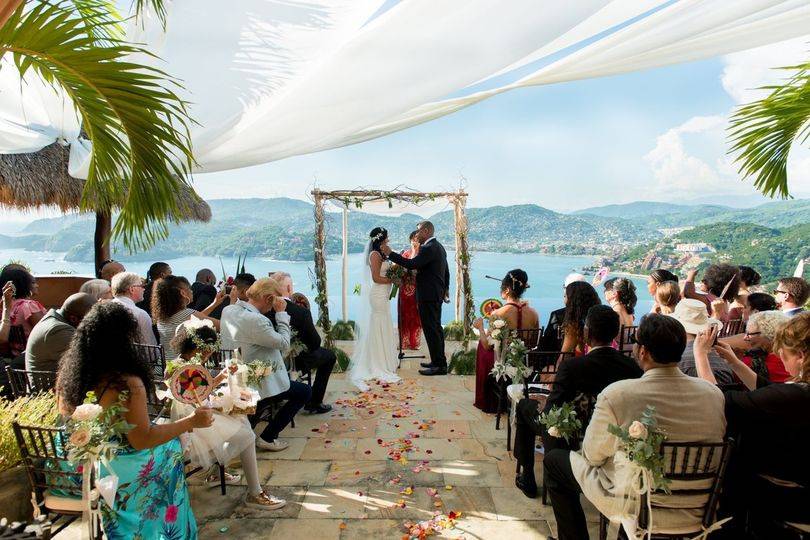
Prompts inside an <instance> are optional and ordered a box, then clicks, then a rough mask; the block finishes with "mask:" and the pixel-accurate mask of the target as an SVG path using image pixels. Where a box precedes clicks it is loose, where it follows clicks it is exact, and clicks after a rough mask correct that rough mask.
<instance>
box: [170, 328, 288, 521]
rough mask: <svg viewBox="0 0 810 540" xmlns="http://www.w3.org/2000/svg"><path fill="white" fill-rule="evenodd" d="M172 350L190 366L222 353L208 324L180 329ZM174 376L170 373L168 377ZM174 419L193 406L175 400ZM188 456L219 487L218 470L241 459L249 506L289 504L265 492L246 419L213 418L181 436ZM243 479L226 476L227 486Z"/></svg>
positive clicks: (219, 380) (232, 416)
mask: <svg viewBox="0 0 810 540" xmlns="http://www.w3.org/2000/svg"><path fill="white" fill-rule="evenodd" d="M172 347H173V348H174V349H175V350H176V351H178V352H179V353H180V356H179V357H178V358H177V362H178V363H180V364H183V363H188V362H190V361H192V360H193V359H194V357H195V356H197V357H199V362H200V364H202V365H205V363H206V361H207V360H208V359H209V358H210V357H211V355H212V354H214V353H215V352H219V337H218V336H217V331H216V330H214V324H213V323H212V322H211V321H208V320H205V319H203V320H196V321H188V322H185V323H183V324H181V325H180V327H179V328H178V329H177V335H176V336H175V337H174V340H173V341H172ZM229 370H231V371H233V370H232V368H225V369H223V370H222V372H221V373H218V374H217V376H216V377H215V378H214V385H215V386H217V385H219V384H220V383H222V382H223V381H225V380H226V379H227V377H228V371H229ZM166 375H167V377H169V376H171V374H170V373H167V374H166ZM171 403H172V407H171V419H172V420H178V419H180V418H183V417H186V416H188V415H189V414H192V413H193V412H194V408H195V407H194V406H193V405H189V404H187V403H181V402H179V401H176V400H172V402H171ZM180 440H181V441H182V443H183V450H184V452H185V454H186V455H187V456H188V457H189V458H190V459H191V463H192V464H193V465H195V466H199V467H202V468H203V470H204V471H207V472H206V475H205V483H206V485H208V486H216V485H219V483H220V477H219V468H218V467H215V466H214V464H215V463H219V464H220V465H222V466H223V467H225V466H227V465H228V463H230V462H231V461H232V460H233V459H235V458H237V457H238V458H239V460H240V461H241V463H242V469H243V470H244V471H245V480H246V481H247V486H248V493H247V496H246V499H245V503H246V505H247V506H251V507H254V508H259V509H262V510H276V509H278V508H281V507H283V506H284V505H285V504H286V501H285V500H284V499H279V498H278V497H273V496H272V495H269V494H268V493H267V492H265V491H264V489H263V488H262V485H261V480H260V479H259V466H258V465H257V463H256V444H255V440H256V436H255V435H254V434H253V429H252V428H251V426H250V422H248V419H247V417H246V416H245V415H235V414H220V413H216V414H214V419H213V423H212V425H211V426H209V427H207V428H202V429H195V430H194V431H192V432H191V433H187V434H185V435H184V436H181V438H180ZM241 480H242V477H241V475H238V474H231V473H229V472H227V471H226V472H225V482H226V483H227V484H229V485H235V486H238V485H241Z"/></svg>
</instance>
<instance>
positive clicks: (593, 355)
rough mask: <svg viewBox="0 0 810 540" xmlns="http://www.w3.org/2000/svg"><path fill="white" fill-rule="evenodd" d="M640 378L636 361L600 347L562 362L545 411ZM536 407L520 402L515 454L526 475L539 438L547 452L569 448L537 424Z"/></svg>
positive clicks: (531, 468) (530, 467)
mask: <svg viewBox="0 0 810 540" xmlns="http://www.w3.org/2000/svg"><path fill="white" fill-rule="evenodd" d="M641 375H642V371H641V368H640V367H638V364H636V361H635V360H633V359H632V358H628V357H627V356H626V355H624V354H622V353H620V352H619V351H617V350H616V349H614V348H612V347H599V348H598V349H595V350H593V351H591V352H589V353H588V354H586V355H585V356H578V357H574V358H568V359H566V360H564V361H563V362H561V363H560V366H559V368H558V370H557V375H556V377H555V378H554V385H553V387H552V390H551V394H550V395H549V396H548V399H547V400H546V405H545V408H544V409H543V411H544V412H548V411H549V410H551V408H552V407H554V406H557V407H559V406H561V405H562V404H563V403H567V402H572V401H574V400H576V399H577V398H578V397H579V396H581V395H586V396H593V397H595V396H597V395H598V394H599V393H600V392H601V391H602V390H604V389H605V388H606V387H607V386H609V385H611V384H613V383H614V382H616V381H621V380H624V379H637V378H639V377H641ZM537 406H538V402H537V401H535V400H533V399H526V398H523V399H521V400H520V402H519V403H518V406H517V419H516V420H517V422H516V426H515V450H514V453H515V458H516V459H517V460H518V463H520V465H521V469H522V470H523V472H524V474H525V473H526V472H527V471H533V466H534V438H535V436H536V435H540V436H542V438H543V446H544V448H545V450H546V453H548V451H549V450H551V449H554V448H561V447H565V448H567V444H566V442H565V439H561V438H557V437H551V436H549V435H548V433H546V431H545V428H544V426H543V425H542V424H540V423H539V422H538V421H537ZM582 427H583V429H584V428H585V427H586V426H584V425H583V426H582Z"/></svg>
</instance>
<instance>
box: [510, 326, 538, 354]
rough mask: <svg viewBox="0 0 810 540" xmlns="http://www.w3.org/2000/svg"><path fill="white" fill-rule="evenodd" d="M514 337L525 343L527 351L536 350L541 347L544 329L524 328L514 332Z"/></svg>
mask: <svg viewBox="0 0 810 540" xmlns="http://www.w3.org/2000/svg"><path fill="white" fill-rule="evenodd" d="M512 332H513V334H514V336H515V337H516V338H517V339H519V340H520V341H522V342H523V344H524V345H525V346H526V348H527V349H529V350H530V351H531V350H534V349H536V348H538V347H539V346H540V338H541V337H542V336H543V327H542V326H541V327H540V328H522V329H519V330H512Z"/></svg>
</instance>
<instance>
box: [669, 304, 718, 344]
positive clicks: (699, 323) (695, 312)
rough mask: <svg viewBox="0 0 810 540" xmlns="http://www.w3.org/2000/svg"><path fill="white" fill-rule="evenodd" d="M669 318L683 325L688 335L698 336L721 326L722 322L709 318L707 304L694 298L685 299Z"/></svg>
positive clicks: (676, 306) (677, 305)
mask: <svg viewBox="0 0 810 540" xmlns="http://www.w3.org/2000/svg"><path fill="white" fill-rule="evenodd" d="M669 316H670V317H672V318H673V319H675V320H677V321H678V322H679V323H681V324H682V325H683V327H684V328H685V329H686V333H687V334H695V335H697V334H699V333H701V332H703V331H704V330H706V329H707V328H709V327H710V326H721V323H720V321H718V320H717V319H713V318H711V317H709V314H708V313H707V312H706V304H704V303H703V302H701V301H700V300H696V299H694V298H684V299H683V300H681V301H680V302H678V303H677V304H676V305H675V311H673V312H672V314H671V315H669Z"/></svg>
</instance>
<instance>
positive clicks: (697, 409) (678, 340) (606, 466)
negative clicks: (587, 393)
mask: <svg viewBox="0 0 810 540" xmlns="http://www.w3.org/2000/svg"><path fill="white" fill-rule="evenodd" d="M685 345H686V331H685V330H684V328H683V325H681V323H679V322H678V321H677V320H675V319H673V318H672V317H667V316H664V315H657V314H650V315H646V316H645V317H644V319H643V320H642V322H641V325H640V326H639V329H638V332H637V334H636V345H635V353H634V354H635V356H636V359H637V361H638V363H639V366H640V367H641V369H642V370H643V371H644V375H642V377H641V378H640V379H629V380H624V381H618V382H615V383H613V384H611V385H609V386H608V387H607V388H605V389H604V390H603V391H602V393H600V394H599V397H598V399H597V402H596V409H595V410H594V413H593V417H592V418H591V421H590V423H589V424H588V427H587V430H586V431H585V438H584V440H583V443H582V450H581V451H579V452H571V451H569V450H562V449H557V450H552V451H550V452H549V453H548V454H546V456H545V458H544V460H543V468H544V472H545V479H546V480H545V482H546V486H547V489H548V493H549V496H550V497H551V504H552V506H553V508H554V517H555V518H556V520H557V531H558V533H557V535H558V538H559V539H560V540H574V539H576V540H582V539H587V538H588V528H587V525H586V522H585V514H584V512H583V510H582V505H581V503H580V499H579V495H580V493H583V494H584V495H585V497H587V499H588V500H589V501H590V502H591V503H592V504H593V505H594V506H596V508H597V509H598V510H599V511H600V512H602V513H603V514H606V515H610V514H611V513H613V511H615V510H616V508H617V503H618V501H619V500H620V499H621V495H622V493H623V491H622V490H621V489H620V488H619V486H617V485H616V484H615V482H614V480H615V474H616V471H615V466H614V457H615V455H616V452H617V451H618V450H619V444H620V441H619V439H618V438H617V437H616V436H614V435H611V434H610V433H609V432H608V426H609V425H610V424H615V425H620V426H624V427H627V426H629V425H630V424H631V423H632V422H633V421H634V420H639V419H640V418H641V416H642V413H643V412H644V410H645V408H646V407H647V406H648V405H651V406H653V407H655V417H656V419H657V420H658V424H659V427H660V429H662V430H663V431H664V432H666V434H667V441H668V442H695V443H699V442H713V443H714V442H720V441H722V440H723V436H724V434H725V431H726V419H725V414H724V403H725V402H724V399H723V393H722V392H721V391H720V390H719V389H718V388H717V387H716V386H714V385H712V384H710V383H707V382H706V381H704V380H702V379H699V378H695V377H689V376H688V375H684V374H683V373H682V372H681V370H680V369H678V361H679V360H680V359H681V354H683V351H684V348H685ZM655 501H656V505H657V506H658V505H662V506H666V507H668V508H667V509H666V510H661V509H659V508H656V510H655V511H654V516H653V523H654V526H655V529H656V531H666V532H672V533H675V532H678V531H683V532H688V531H694V530H696V528H697V530H700V522H701V519H702V514H699V513H696V512H694V511H691V510H686V509H678V508H677V507H678V500H677V498H676V497H675V496H672V497H666V496H664V497H661V498H659V497H658V496H656V498H655Z"/></svg>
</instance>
